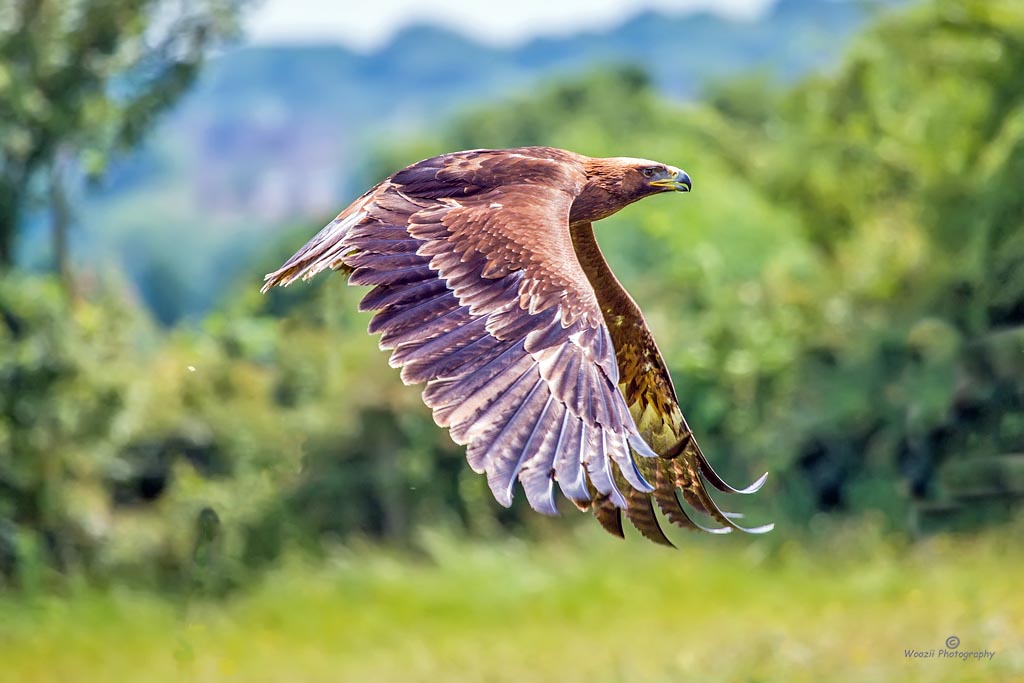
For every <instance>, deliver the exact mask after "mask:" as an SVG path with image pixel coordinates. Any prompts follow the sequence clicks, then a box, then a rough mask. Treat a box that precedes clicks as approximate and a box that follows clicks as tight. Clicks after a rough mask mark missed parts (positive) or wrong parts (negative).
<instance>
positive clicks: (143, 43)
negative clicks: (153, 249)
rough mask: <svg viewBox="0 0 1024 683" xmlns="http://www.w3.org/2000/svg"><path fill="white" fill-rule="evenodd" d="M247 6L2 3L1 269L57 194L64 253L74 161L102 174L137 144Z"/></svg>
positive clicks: (117, 0)
mask: <svg viewBox="0 0 1024 683" xmlns="http://www.w3.org/2000/svg"><path fill="white" fill-rule="evenodd" d="M243 3H244V0H196V1H194V2H181V1H177V0H13V3H12V4H11V5H9V6H7V7H5V8H3V9H2V10H0V270H2V269H6V268H9V267H10V266H11V265H12V264H13V261H14V253H15V245H16V239H17V234H18V230H19V228H20V227H21V223H22V222H23V219H24V216H25V213H26V209H27V208H28V207H29V206H30V205H31V204H32V203H33V202H35V201H40V200H41V199H42V198H43V197H44V196H46V195H49V196H50V197H57V198H61V199H60V201H59V202H58V204H61V206H58V207H56V209H55V210H56V211H57V212H58V214H61V215H56V216H55V217H54V221H53V225H54V243H55V248H54V252H55V255H56V256H57V258H58V259H60V258H62V257H61V255H62V254H63V253H64V244H65V237H66V236H65V235H64V230H65V227H66V225H67V223H68V218H67V215H66V211H65V209H64V208H63V204H62V202H63V195H64V188H63V187H62V184H63V183H64V182H65V181H66V180H65V175H66V167H67V166H69V165H70V164H68V163H67V160H68V159H72V160H75V161H77V163H76V164H75V165H74V166H75V167H76V168H80V169H81V170H82V171H84V172H85V173H86V174H88V175H91V176H98V175H99V174H100V173H102V170H103V168H104V166H105V165H106V162H107V160H108V158H109V156H110V155H111V153H113V152H115V151H117V150H119V149H125V148H126V147H129V146H131V145H133V144H135V143H137V142H138V141H139V139H140V138H141V137H142V135H143V134H144V133H145V132H146V131H147V130H148V129H149V128H150V126H152V124H153V122H154V121H155V119H156V117H157V115H158V114H159V113H160V112H162V111H163V110H165V109H166V108H167V107H169V106H170V105H171V104H172V103H173V102H174V101H175V100H176V99H177V98H178V97H179V96H180V95H181V94H182V93H183V92H184V91H185V89H186V88H187V87H188V85H189V84H190V83H191V82H192V80H193V79H194V78H195V76H196V74H197V72H198V69H199V67H200V65H201V63H202V61H203V58H204V55H205V54H206V52H207V49H208V48H209V47H210V46H211V45H215V44H218V43H220V42H221V41H223V40H225V39H227V38H229V37H231V36H232V35H233V34H234V33H235V31H236V29H237V16H238V10H239V9H240V6H241V5H242V4H243ZM47 186H49V187H47ZM57 265H58V269H59V270H63V269H64V268H65V264H63V263H58V264H57Z"/></svg>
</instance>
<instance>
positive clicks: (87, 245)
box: [78, 0, 893, 322]
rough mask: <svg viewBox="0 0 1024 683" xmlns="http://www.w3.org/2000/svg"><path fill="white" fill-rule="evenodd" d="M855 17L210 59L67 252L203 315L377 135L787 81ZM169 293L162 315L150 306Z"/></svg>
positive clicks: (817, 4) (819, 1) (853, 25)
mask: <svg viewBox="0 0 1024 683" xmlns="http://www.w3.org/2000/svg"><path fill="white" fill-rule="evenodd" d="M891 2H893V0H889V2H883V3H875V4H876V5H877V4H891ZM865 7H866V5H864V4H863V3H858V2H852V1H850V2H844V1H828V0H781V1H780V2H778V3H777V4H776V5H775V7H774V8H773V9H772V10H771V11H770V12H769V13H768V14H767V15H766V16H765V17H763V18H761V19H759V20H757V21H750V22H746V21H734V20H728V19H724V18H721V17H718V16H715V15H711V14H691V15H686V16H666V15H663V14H658V13H653V12H651V13H644V14H640V15H637V16H634V17H633V18H631V19H630V20H628V21H627V22H625V23H623V24H622V25H620V26H618V27H617V28H615V29H613V30H610V31H607V32H603V33H581V34H579V35H575V36H569V37H564V38H543V39H538V40H534V41H531V42H529V43H526V44H524V45H521V46H518V47H514V48H497V47H489V46H486V45H482V44H480V43H477V42H474V41H473V40H471V39H470V38H467V37H465V36H461V35H459V34H456V33H453V32H451V31H448V30H445V29H441V28H437V27H434V26H425V25H424V26H412V27H409V28H406V29H405V30H403V31H402V32H400V33H399V34H397V35H396V36H395V37H394V39H393V40H392V41H391V42H390V43H389V44H388V45H386V46H385V47H383V48H381V49H380V50H377V51H375V52H373V53H371V54H360V53H355V52H352V51H350V50H347V49H345V48H343V47H339V46H301V47H241V48H237V49H234V50H231V51H229V52H226V53H225V54H223V55H221V56H219V57H218V58H217V59H215V60H214V61H212V62H211V64H210V65H209V66H208V68H207V70H206V71H205V72H204V74H203V75H202V76H201V78H200V80H199V82H198V84H197V86H196V87H195V88H194V90H193V91H192V92H191V93H190V94H189V95H188V96H187V97H186V98H185V99H184V101H183V102H182V103H181V104H180V105H179V106H178V107H177V108H176V109H175V110H174V111H173V112H171V113H170V114H169V115H168V116H167V117H166V119H165V121H164V123H163V124H162V125H161V126H160V127H159V129H158V130H157V131H156V132H155V133H154V135H153V136H151V139H150V141H149V142H148V144H147V145H146V146H145V148H144V149H143V150H141V151H139V152H138V153H136V154H134V155H133V156H132V157H131V158H129V159H125V160H124V161H123V162H121V163H119V164H118V165H117V167H116V168H115V169H113V171H112V172H111V174H110V176H109V177H108V179H107V180H106V181H105V182H104V184H103V187H102V188H99V189H98V190H95V191H92V192H90V194H89V196H87V197H86V198H85V209H84V210H83V211H81V216H80V217H81V220H80V222H81V224H82V225H81V230H80V231H79V235H80V239H79V242H80V243H81V244H80V248H79V250H78V251H79V253H82V254H86V255H87V257H88V258H89V259H90V260H92V259H95V258H100V259H106V260H112V261H115V262H117V263H119V264H120V265H122V267H124V268H125V269H126V270H127V271H128V273H129V275H130V276H131V277H132V278H133V280H134V281H135V282H137V283H139V285H140V287H141V292H142V295H143V296H144V297H145V298H146V299H147V300H148V301H149V303H150V304H151V305H152V306H153V307H154V308H155V310H157V312H158V314H159V316H160V317H161V318H162V319H163V320H164V321H165V322H171V321H173V320H175V319H177V318H178V317H180V316H181V315H187V314H194V313H199V312H201V311H202V310H204V309H205V308H206V307H208V306H209V304H210V303H211V301H212V300H213V297H214V296H215V294H216V292H217V291H218V290H219V289H220V288H222V287H223V286H224V284H225V283H226V282H229V281H230V280H232V279H233V278H234V277H235V276H236V273H237V272H238V271H239V270H240V269H241V268H244V267H245V266H246V264H247V262H248V259H250V258H251V256H252V254H253V253H255V252H257V251H258V250H259V249H260V248H261V247H262V246H263V243H264V242H265V241H266V240H267V239H268V238H269V237H270V236H271V234H270V233H269V232H268V231H270V230H271V229H272V228H274V227H276V226H280V225H281V224H282V223H286V222H287V223H289V224H294V223H296V222H298V221H306V220H308V221H309V222H310V231H311V232H312V230H313V229H314V228H315V227H317V226H318V224H319V223H320V222H322V221H324V220H325V219H327V218H329V217H330V216H331V215H332V214H333V213H334V212H336V211H337V210H339V209H340V208H342V207H343V206H344V204H345V203H346V199H347V198H349V197H350V195H351V194H353V192H355V191H356V188H355V187H353V181H354V180H356V179H354V178H353V172H354V171H353V169H357V168H358V167H359V166H360V162H361V161H362V160H363V159H364V158H365V155H366V153H367V150H368V149H371V148H372V146H373V144H374V143H375V141H377V140H380V139H381V138H382V137H383V136H387V137H389V138H393V137H395V136H399V137H400V136H406V135H409V136H411V135H412V134H413V133H414V131H416V130H417V129H422V128H423V127H426V126H430V125H436V124H438V123H440V122H442V121H443V120H444V119H445V117H446V116H449V115H450V114H452V113H453V112H454V111H457V110H459V109H460V108H463V107H465V106H467V104H469V103H488V102H494V101H498V100H500V99H501V98H503V97H506V96H508V95H509V94H510V93H516V92H521V91H523V90H525V89H528V88H529V87H531V86H532V85H534V84H536V83H537V82H539V81H542V80H549V79H552V78H556V77H561V76H567V75H571V74H574V73H579V72H582V71H585V70H589V69H593V68H598V67H600V66H601V65H603V64H615V63H632V64H637V65H640V66H642V67H643V68H644V69H645V70H647V71H648V72H649V73H650V75H651V77H652V79H653V80H654V82H655V83H656V84H657V86H658V87H659V88H660V89H661V90H663V91H664V92H665V93H666V95H668V96H670V97H673V98H678V99H685V98H692V97H695V96H696V95H698V94H699V92H700V88H701V84H702V83H704V82H707V80H708V79H719V78H723V77H728V76H730V75H733V74H737V73H741V72H744V71H747V70H750V69H755V68H756V69H762V70H765V71H767V72H770V73H772V74H774V75H775V76H777V77H778V78H779V79H782V80H789V79H792V78H794V77H797V76H799V75H802V74H805V73H807V72H809V71H812V70H816V69H822V68H827V66H828V65H830V64H832V63H833V62H834V60H835V59H836V58H837V56H838V55H839V53H840V52H841V51H842V50H843V48H844V47H845V45H846V44H847V43H848V39H849V38H850V36H851V35H852V34H853V33H854V32H855V31H856V30H857V29H858V28H859V26H860V25H861V24H862V23H863V21H864V20H865V19H866V18H867V15H868V10H866V9H865ZM358 180H359V181H361V182H365V179H358ZM168 279H169V281H168ZM257 280H258V278H257ZM254 282H255V280H254ZM154 283H155V284H154ZM169 285H170V286H171V288H172V289H173V290H174V291H176V292H178V294H177V297H176V299H175V300H174V301H172V302H168V301H164V300H163V298H166V296H165V295H159V294H156V293H155V292H157V290H160V291H166V289H167V287H168V286H169Z"/></svg>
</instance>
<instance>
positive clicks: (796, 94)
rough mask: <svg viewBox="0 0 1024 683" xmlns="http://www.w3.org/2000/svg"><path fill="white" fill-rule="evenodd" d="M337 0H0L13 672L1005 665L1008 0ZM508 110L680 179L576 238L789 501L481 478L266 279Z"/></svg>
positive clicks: (1008, 567) (1017, 353)
mask: <svg viewBox="0 0 1024 683" xmlns="http://www.w3.org/2000/svg"><path fill="white" fill-rule="evenodd" d="M354 5H355V3H349V4H346V3H330V2H320V1H317V0H291V1H290V2H286V1H284V0H268V1H267V2H264V3H262V4H261V3H259V2H243V1H241V0H202V1H196V2H177V1H175V0H92V1H79V0H0V680H4V681H7V680H10V681H19V682H30V681H69V680H74V681H83V682H89V681H127V680H145V681H226V680H233V681H350V680H351V681H355V680H381V681H388V680H403V681H408V680H444V681H533V680H537V681H545V680H547V681H555V680H557V681H587V682H588V683H589V682H594V681H665V680H678V681H709V680H714V681H745V682H746V681H749V682H755V681H776V680H788V681H821V680H829V681H847V680H849V681H862V680H900V681H916V680H920V681H942V680H948V681H958V682H959V681H1015V680H1024V597H1022V595H1021V592H1020V588H1019V576H1020V572H1021V569H1022V565H1024V563H1022V560H1024V552H1022V550H1021V547H1020V541H1021V538H1022V532H1024V520H1022V517H1021V515H1022V513H1021V500H1022V496H1024V3H1021V2H1020V1H1019V0H903V1H897V0H891V1H888V2H855V1H843V0H836V1H819V0H777V1H775V2H772V1H771V0H763V1H760V2H757V1H741V0H734V1H733V2H725V3H700V2H687V1H686V0H672V1H670V2H669V1H666V2H660V3H654V2H649V3H648V2H639V1H637V2H605V1H602V0H593V1H592V2H589V3H585V2H577V1H575V0H574V1H570V2H562V3H551V2H533V1H527V0H521V1H520V2H512V3H508V5H509V6H501V7H499V6H496V5H495V3H470V2H448V3H445V2H442V1H441V0H434V1H433V2H427V1H423V0H421V1H420V2H415V3H413V2H405V1H404V0H386V1H384V0H382V1H381V2H379V3H373V4H371V5H363V6H362V7H355V6H354ZM527 144H544V145H553V146H558V147H565V148H569V149H573V150H576V151H579V152H582V153H585V154H589V155H593V156H618V155H623V156H639V157H648V158H654V159H657V160H660V161H664V162H666V163H671V164H673V165H678V166H680V167H682V168H685V169H686V170H687V171H688V172H689V173H690V175H691V176H692V177H693V178H694V185H695V188H694V190H695V191H694V192H693V193H691V194H689V195H686V196H671V197H657V198H652V199H649V200H646V201H644V202H642V203H640V204H638V205H635V206H633V207H630V208H628V209H627V210H625V211H623V212H622V213H620V214H619V215H616V216H614V217H613V218H611V219H608V220H606V221H604V222H603V224H602V225H600V226H599V227H598V238H599V240H600V241H601V243H602V245H603V246H604V248H605V252H606V254H607V255H608V257H609V260H610V261H611V262H612V265H613V267H614V269H615V270H616V272H617V273H618V274H619V276H620V278H621V279H622V280H623V281H624V283H625V284H626V286H627V287H628V288H629V289H630V290H631V292H632V293H633V295H634V296H635V298H636V299H637V300H638V301H639V302H640V304H641V306H642V307H643V308H644V310H645V312H646V313H647V316H648V320H649V323H650V325H651V327H652V329H653V331H654V333H655V336H656V337H657V339H658V340H659V344H660V346H661V348H662V350H663V352H664V354H665V356H666V360H667V362H668V365H669V366H670V368H671V370H672V373H673V375H674V377H675V380H676V385H677V387H678V388H679V391H680V398H681V402H682V405H683V408H684V411H685V412H686V414H687V416H688V418H689V422H690V424H691V425H693V426H694V428H695V431H696V433H697V435H698V438H699V439H700V440H701V442H702V445H703V448H704V450H705V452H706V453H708V454H709V456H710V458H711V459H712V461H713V462H714V463H715V465H716V467H717V468H718V469H719V470H720V471H722V472H723V474H725V475H727V479H730V480H737V481H738V480H743V479H751V478H753V477H754V476H756V475H758V474H760V472H761V471H763V470H765V469H767V470H769V471H770V472H771V477H770V479H769V483H768V485H767V486H766V487H765V489H764V490H763V491H762V492H761V493H760V494H759V495H757V496H755V497H753V498H751V499H745V500H743V501H740V502H739V503H738V504H739V505H740V506H741V507H742V509H743V511H744V512H747V513H748V515H749V516H750V518H751V519H754V520H756V522H757V523H760V522H762V521H768V520H773V521H775V522H776V524H777V528H776V530H775V531H774V532H773V533H772V534H770V535H768V536H766V537H758V538H750V537H746V538H734V537H727V538H722V537H713V538H710V537H700V536H697V535H688V534H685V533H682V532H677V533H675V534H673V538H674V540H676V541H677V543H678V544H679V545H680V547H681V550H679V551H671V552H670V551H665V550H663V549H661V548H654V547H650V546H649V545H648V544H647V543H646V542H645V541H643V540H642V539H641V538H640V537H639V535H638V534H635V533H634V534H630V535H628V538H627V540H626V541H625V542H621V541H618V540H616V539H614V538H611V537H608V536H605V535H603V534H602V533H601V532H600V530H598V529H597V525H596V524H595V523H594V522H593V520H592V519H589V518H588V517H587V516H586V515H581V514H579V513H577V512H576V511H575V510H574V509H573V508H572V507H571V506H567V507H566V509H565V511H564V513H563V515H562V516H561V517H559V518H557V519H554V520H551V519H546V518H542V517H540V516H538V515H536V514H534V513H532V512H531V511H530V510H529V509H528V507H527V506H526V505H525V501H522V500H517V501H516V503H515V504H514V505H513V507H512V508H511V509H509V510H505V509H503V508H501V507H500V506H498V505H497V504H496V503H495V502H494V501H493V499H492V498H491V496H490V494H489V492H488V490H487V488H486V484H485V482H484V480H483V479H482V478H481V477H478V476H476V475H473V474H472V473H471V472H470V471H469V469H468V467H467V466H466V464H465V459H464V454H463V452H462V450H461V449H459V448H458V447H456V446H454V445H453V444H452V443H451V442H450V440H449V439H448V437H447V435H446V434H445V433H444V432H443V431H441V430H439V429H437V428H436V427H435V426H434V425H433V423H432V420H431V418H430V415H429V412H428V411H427V409H425V408H424V407H423V406H422V405H421V403H420V401H419V391H418V389H416V388H409V387H404V386H402V384H401V382H400V381H399V380H398V376H397V372H395V371H394V370H392V369H390V368H389V367H388V365H387V363H386V357H385V356H384V354H382V353H381V352H380V351H378V350H377V348H376V342H375V340H374V339H373V338H371V337H369V336H368V335H366V334H365V328H366V325H367V322H368V317H367V316H366V315H365V314H358V313H356V311H355V308H356V302H357V301H358V298H359V297H360V292H359V291H357V290H356V289H355V288H347V287H346V286H345V284H344V282H343V279H342V278H340V277H321V278H319V279H318V280H317V281H314V282H313V283H311V284H308V285H296V286H293V287H291V288H289V289H288V290H285V291H280V290H275V291H274V292H272V293H271V294H269V295H267V296H261V295H260V294H259V293H258V289H259V286H260V284H261V280H262V275H263V273H265V272H267V271H269V270H272V269H273V268H274V267H276V266H277V265H278V264H279V263H280V262H281V261H282V260H283V259H285V258H286V257H287V256H288V255H290V254H291V253H292V252H293V251H294V250H295V249H296V248H298V247H299V246H300V245H301V244H302V243H303V242H304V241H305V240H306V239H307V238H308V237H310V236H311V235H312V234H314V233H315V232H316V231H317V230H318V229H319V228H320V227H321V226H322V225H323V224H325V223H326V222H327V221H329V220H330V219H331V218H332V217H333V216H334V215H335V214H336V213H337V212H338V211H339V210H340V209H341V208H343V207H344V206H345V205H346V204H347V203H348V202H349V201H351V199H353V198H354V197H356V196H358V195H359V194H360V193H361V192H362V191H363V190H364V189H366V188H367V187H369V186H370V185H372V184H373V183H375V182H376V181H378V180H379V179H381V178H382V177H384V176H386V175H388V174H389V173H391V172H392V171H394V170H396V169H398V168H400V167H402V166H404V165H406V164H408V163H412V162H414V161H416V160H418V159H421V158H424V157H427V156H432V155H434V154H437V153H441V152H445V151H452V150H455V149H465V148H473V147H507V146H515V145H527ZM520 498H521V496H520ZM729 502H730V503H731V502H733V501H729ZM953 636H955V637H956V638H958V639H959V642H960V645H959V646H958V647H957V648H956V649H950V648H947V646H946V644H945V643H946V641H947V638H951V637H953ZM910 649H916V650H919V651H924V652H928V651H932V652H933V656H932V657H924V658H919V657H913V656H908V654H907V650H910ZM940 650H942V651H945V652H949V653H951V654H950V655H948V656H947V655H941V654H939V653H938V651H940ZM982 650H987V651H990V652H994V653H995V654H994V656H993V657H991V658H988V657H987V655H986V656H985V657H983V658H971V657H964V656H963V655H964V654H965V653H970V652H975V651H982Z"/></svg>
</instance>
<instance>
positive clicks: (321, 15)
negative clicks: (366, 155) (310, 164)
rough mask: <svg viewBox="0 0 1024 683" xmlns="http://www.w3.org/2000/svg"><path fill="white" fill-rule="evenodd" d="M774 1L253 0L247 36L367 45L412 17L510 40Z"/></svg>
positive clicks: (744, 10) (753, 10)
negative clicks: (641, 16) (649, 15)
mask: <svg viewBox="0 0 1024 683" xmlns="http://www.w3.org/2000/svg"><path fill="white" fill-rule="evenodd" d="M771 4H772V0H369V1H368V2H367V1H365V0H362V1H353V0H259V1H258V3H257V4H256V5H255V6H254V7H251V8H250V9H249V16H248V19H247V21H246V31H247V35H248V37H249V39H250V40H251V41H253V42H257V43H262V44H267V43H291V44H294V43H323V42H331V43H341V44H343V45H345V46H347V47H350V48H353V49H357V50H362V51H367V50H372V49H374V48H377V47H380V46H381V45H383V44H385V43H386V42H387V40H388V39H389V38H390V37H391V36H392V35H394V34H395V33H396V32H397V31H399V30H401V29H402V28H403V27H405V26H407V25H408V24H411V23H431V24H439V25H442V26H447V27H450V28H454V29H456V30H458V31H459V32H461V33H465V34H467V35H473V36H476V37H477V38H478V39H479V40H481V41H482V42H487V43H491V44H495V45H512V44H516V43H521V42H523V41H526V40H529V39H530V38H534V37H537V36H550V35H565V34H571V33H578V32H581V31H593V30H600V29H603V28H608V27H611V26H614V25H615V24H617V23H619V22H621V21H623V20H624V19H626V18H628V17H630V16H632V15H634V14H636V13H638V12H641V11H645V10H657V11H660V12H665V13H673V14H682V13H685V12H687V11H695V10H708V9H713V10H714V11H716V12H718V13H719V14H724V15H727V16H732V17H739V18H753V17H756V16H757V15H758V14H759V13H760V12H761V11H763V10H764V9H765V8H766V7H768V6H769V5H771Z"/></svg>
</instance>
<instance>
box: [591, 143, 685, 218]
mask: <svg viewBox="0 0 1024 683" xmlns="http://www.w3.org/2000/svg"><path fill="white" fill-rule="evenodd" d="M692 187H693V183H692V182H691V181H690V176H689V175H687V173H686V171H683V170H682V169H678V168H676V167H675V166H668V165H666V164H662V163H659V162H657V161H651V160H650V159H634V158H632V157H612V158H610V159H591V160H589V163H588V164H587V185H586V186H585V187H584V189H583V191H582V192H581V193H580V195H579V197H578V198H577V200H576V202H575V204H574V205H573V215H572V216H571V219H572V221H573V222H576V221H581V222H589V221H596V220H599V219H601V218H605V217H606V216H610V215H611V214H613V213H615V212H616V211H618V210H619V209H621V208H622V207H624V206H626V205H628V204H632V203H633V202H635V201H637V200H639V199H643V198H644V197H649V196H651V195H654V194H661V193H662V192H689V191H690V189H691V188H692Z"/></svg>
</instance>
